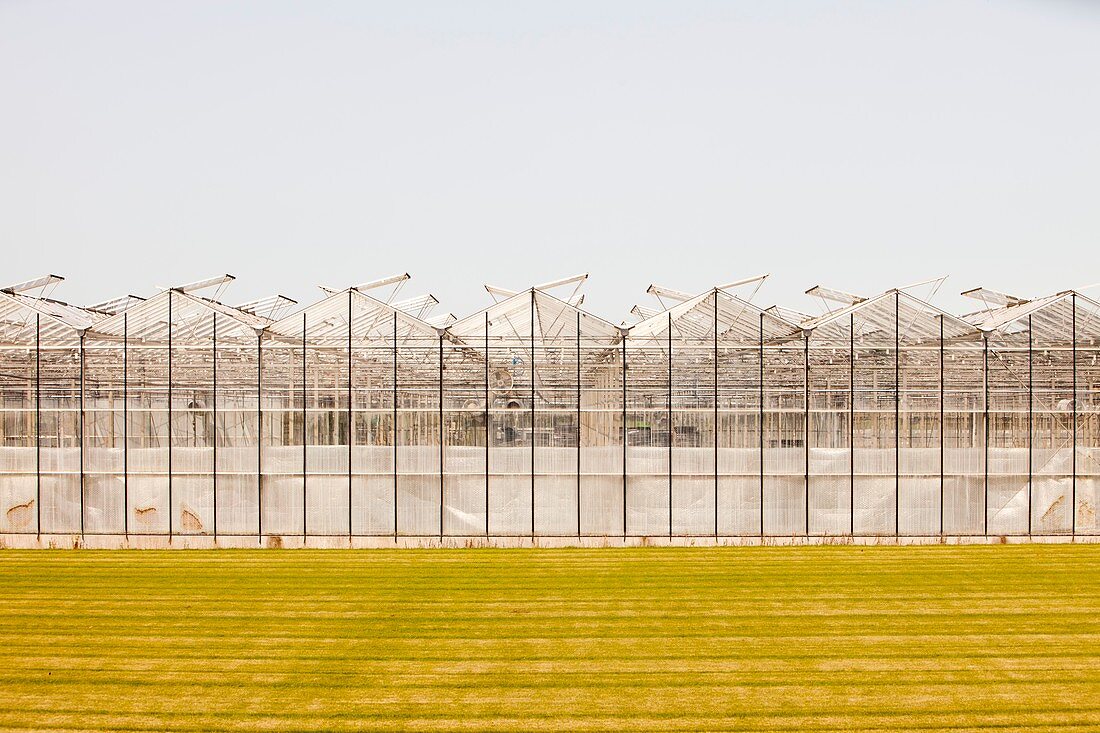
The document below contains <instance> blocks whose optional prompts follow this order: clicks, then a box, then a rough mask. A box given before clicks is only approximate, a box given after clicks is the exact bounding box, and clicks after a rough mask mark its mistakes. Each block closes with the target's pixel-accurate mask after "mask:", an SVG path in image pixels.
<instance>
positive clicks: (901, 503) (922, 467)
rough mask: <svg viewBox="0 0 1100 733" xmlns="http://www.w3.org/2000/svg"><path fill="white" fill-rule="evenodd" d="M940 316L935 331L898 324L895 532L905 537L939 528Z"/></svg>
mask: <svg viewBox="0 0 1100 733" xmlns="http://www.w3.org/2000/svg"><path fill="white" fill-rule="evenodd" d="M940 318H941V317H940V316H937V317H936V318H935V321H936V323H935V324H934V325H935V330H932V329H928V328H923V329H921V328H916V327H914V326H911V325H909V324H908V323H907V322H903V323H902V324H901V329H902V331H901V353H900V357H899V364H898V375H899V376H898V378H899V384H898V401H899V416H898V422H899V432H898V471H899V475H898V533H899V534H901V535H903V536H907V537H913V536H932V535H938V534H939V533H940V488H941V484H940V459H941V454H940V437H941V429H940V337H939V331H938V327H939V321H940ZM956 327H957V326H956ZM930 330H931V331H932V333H929V331H930Z"/></svg>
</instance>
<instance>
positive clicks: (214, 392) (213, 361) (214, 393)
mask: <svg viewBox="0 0 1100 733" xmlns="http://www.w3.org/2000/svg"><path fill="white" fill-rule="evenodd" d="M123 322H125V316H123ZM212 340H213V345H212V349H211V358H210V366H211V374H212V385H211V392H210V406H211V408H212V409H213V413H214V425H213V430H214V461H213V463H214V465H213V470H212V472H211V475H210V479H211V483H210V486H211V490H210V493H211V497H210V498H211V499H212V500H213V501H212V502H211V505H212V506H213V507H214V542H215V544H216V543H217V540H218V314H217V312H215V313H214V328H213V339H212Z"/></svg>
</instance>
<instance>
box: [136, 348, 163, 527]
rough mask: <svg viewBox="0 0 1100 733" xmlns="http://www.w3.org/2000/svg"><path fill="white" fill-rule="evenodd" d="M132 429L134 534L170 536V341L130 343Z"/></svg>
mask: <svg viewBox="0 0 1100 733" xmlns="http://www.w3.org/2000/svg"><path fill="white" fill-rule="evenodd" d="M127 364H128V369H127V372H128V376H127V381H128V385H129V386H128V390H127V394H128V400H127V401H128V405H129V407H128V410H127V414H128V419H127V422H128V429H127V439H126V446H127V449H126V454H127V467H128V478H127V485H128V487H129V489H128V502H129V508H128V511H129V526H130V531H131V532H133V533H137V534H161V533H163V534H167V533H168V528H169V502H168V497H169V488H168V471H169V466H168V464H169V458H168V451H169V448H168V445H169V436H168V343H167V339H164V340H152V339H151V340H148V341H145V340H138V339H133V340H130V341H129V342H128V343H127Z"/></svg>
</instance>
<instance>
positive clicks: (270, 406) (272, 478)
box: [260, 339, 306, 535]
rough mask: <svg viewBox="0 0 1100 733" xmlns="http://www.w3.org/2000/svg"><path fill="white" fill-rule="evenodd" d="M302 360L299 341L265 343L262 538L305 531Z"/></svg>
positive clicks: (262, 394) (301, 349) (262, 398)
mask: <svg viewBox="0 0 1100 733" xmlns="http://www.w3.org/2000/svg"><path fill="white" fill-rule="evenodd" d="M303 359H304V353H303V347H302V343H301V342H300V341H299V342H297V343H295V342H294V341H289V340H287V341H283V340H274V339H265V340H264V343H263V367H262V370H261V373H262V377H261V382H262V392H261V398H260V400H261V405H262V409H263V418H262V420H263V424H262V429H261V441H262V446H263V449H262V452H261V456H260V460H261V473H262V475H263V480H262V483H261V491H262V502H263V517H262V525H261V529H262V532H263V533H264V534H271V535H300V534H303V532H304V530H305V525H304V517H305V502H304V499H305V468H306V466H305V460H306V454H305V430H304V428H305V415H304V409H303V408H304V406H305V403H304V387H305V384H304V379H305V376H304V374H303V364H304V362H303Z"/></svg>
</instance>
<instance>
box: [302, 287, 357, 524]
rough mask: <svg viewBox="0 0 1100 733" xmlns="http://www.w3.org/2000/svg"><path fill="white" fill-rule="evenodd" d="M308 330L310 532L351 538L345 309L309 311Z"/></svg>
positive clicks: (308, 505)
mask: <svg viewBox="0 0 1100 733" xmlns="http://www.w3.org/2000/svg"><path fill="white" fill-rule="evenodd" d="M337 300H346V296H345V297H342V298H337ZM337 305H342V303H337ZM341 310H342V311H343V309H341ZM305 328H306V352H305V359H306V436H305V437H306V496H305V501H306V534H307V535H313V536H337V535H342V536H347V535H348V534H350V533H351V513H350V512H351V509H350V504H349V502H350V495H351V475H350V473H349V470H348V468H349V465H350V463H349V461H350V452H349V442H348V441H349V425H350V423H349V411H348V406H349V381H348V376H349V366H348V353H349V352H348V339H347V335H348V320H347V313H346V311H344V312H341V313H340V314H339V316H338V317H337V318H336V319H325V318H322V317H319V316H317V315H314V317H312V318H311V317H309V314H308V313H307V314H306V326H305Z"/></svg>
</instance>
